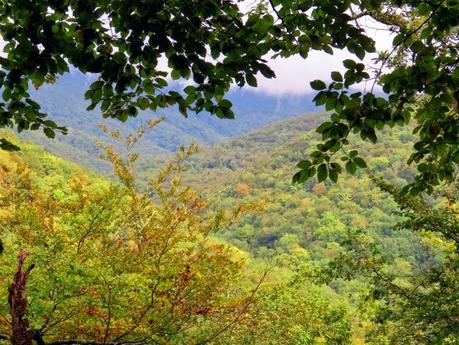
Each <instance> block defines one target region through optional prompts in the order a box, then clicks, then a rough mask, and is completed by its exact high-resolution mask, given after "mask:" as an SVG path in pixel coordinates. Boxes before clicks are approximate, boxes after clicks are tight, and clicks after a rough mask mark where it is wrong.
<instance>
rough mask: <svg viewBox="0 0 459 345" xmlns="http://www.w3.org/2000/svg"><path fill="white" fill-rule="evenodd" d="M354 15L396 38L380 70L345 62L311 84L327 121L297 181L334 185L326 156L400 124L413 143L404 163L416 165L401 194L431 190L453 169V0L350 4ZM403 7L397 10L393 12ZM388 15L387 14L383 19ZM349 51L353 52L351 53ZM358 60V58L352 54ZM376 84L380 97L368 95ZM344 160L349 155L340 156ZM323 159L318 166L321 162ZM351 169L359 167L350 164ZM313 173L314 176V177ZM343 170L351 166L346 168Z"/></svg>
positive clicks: (458, 73) (458, 8)
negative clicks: (354, 138) (361, 87)
mask: <svg viewBox="0 0 459 345" xmlns="http://www.w3.org/2000/svg"><path fill="white" fill-rule="evenodd" d="M357 6H358V7H360V8H359V10H360V11H361V12H360V13H356V14H355V15H354V18H355V19H356V20H357V19H358V18H360V17H364V16H369V17H372V18H373V19H374V20H376V21H379V22H381V23H384V24H386V25H388V26H389V27H390V28H391V30H392V31H393V32H395V33H396V36H395V37H394V40H393V49H392V50H391V51H390V52H383V53H381V54H380V57H379V61H380V63H381V66H380V68H379V69H377V70H376V71H375V75H374V76H370V74H369V73H368V71H366V69H365V65H364V64H363V63H357V62H355V61H354V60H351V59H347V60H344V61H343V65H344V67H345V68H346V72H345V73H344V75H342V74H341V73H339V72H337V71H334V72H332V73H331V79H332V82H331V83H330V84H329V85H328V87H327V85H326V84H325V83H324V82H323V81H321V80H315V81H313V82H311V87H312V88H313V89H315V90H318V91H319V92H318V93H317V95H316V97H315V99H314V100H315V102H316V104H317V105H325V108H326V109H327V110H329V111H332V115H331V119H330V121H329V122H325V123H324V124H323V125H321V126H320V127H319V128H318V129H317V131H318V132H319V133H321V134H322V139H323V140H324V143H323V144H321V145H320V146H318V150H317V151H315V152H313V154H312V155H311V157H312V162H310V163H307V162H302V163H301V164H300V166H299V168H300V169H301V171H300V173H299V174H298V175H297V176H296V177H295V181H296V182H302V181H304V180H305V179H307V178H309V177H311V176H314V175H315V174H316V173H317V175H318V177H319V179H320V180H322V179H324V177H327V171H328V177H329V178H330V179H331V180H333V181H336V179H337V173H339V172H340V171H341V170H342V169H341V167H340V165H339V163H338V162H336V161H334V160H332V159H331V158H332V157H333V156H334V155H335V153H336V152H338V151H339V150H340V149H342V148H343V147H345V146H346V145H348V144H349V140H348V136H349V134H350V133H358V134H359V135H360V137H361V138H362V139H363V140H369V141H371V142H373V143H375V142H376V141H377V138H378V137H377V131H380V130H381V129H382V128H383V127H384V126H386V125H388V126H391V127H392V126H394V125H397V124H398V125H407V124H408V123H409V122H410V120H411V119H414V120H415V121H416V128H415V129H414V133H415V134H417V136H418V137H417V140H418V141H417V143H416V144H415V145H414V152H413V153H412V155H411V157H410V158H409V159H408V161H407V163H408V164H411V163H413V162H415V163H416V164H417V169H418V176H417V177H416V180H415V181H414V182H413V183H411V184H409V185H407V186H406V188H405V189H404V192H408V191H409V192H411V193H414V194H416V193H419V192H421V191H427V192H430V193H431V192H433V188H434V187H435V186H437V185H439V184H440V182H441V181H447V182H451V181H453V180H454V179H455V177H456V170H457V168H456V166H457V164H459V137H458V133H459V132H458V130H457V128H458V126H459V122H458V100H459V69H458V68H457V66H458V64H459V50H458V40H457V25H458V24H459V22H458V16H459V3H458V2H457V1H452V2H450V1H443V0H438V1H429V2H423V1H420V2H411V1H397V2H392V1H375V2H371V4H370V2H362V3H359V4H358V5H357ZM397 7H399V8H403V11H398V12H397V10H396V8H397ZM388 14H390V16H388ZM351 52H352V51H351ZM354 53H355V54H356V55H357V57H359V58H360V59H362V58H363V56H364V54H363V52H362V53H360V54H359V53H358V52H357V51H355V52H354ZM371 80H372V82H371V83H372V84H373V86H372V87H371V88H369V90H366V91H365V92H352V86H353V85H355V84H357V83H361V82H363V81H365V82H369V81H371ZM377 83H378V84H380V85H381V86H382V89H383V91H384V92H385V93H386V94H387V95H388V96H387V98H385V97H384V98H383V97H378V96H376V95H375V92H374V87H375V85H376V84H377ZM343 158H344V160H346V161H349V158H350V157H349V155H347V154H346V153H345V154H344V155H343ZM323 161H325V163H323ZM354 163H356V164H354V165H356V166H357V167H360V168H363V167H365V164H364V163H363V162H361V161H360V163H357V162H354ZM316 170H317V172H316ZM346 170H347V171H348V172H349V173H353V172H355V167H353V165H350V168H348V163H346Z"/></svg>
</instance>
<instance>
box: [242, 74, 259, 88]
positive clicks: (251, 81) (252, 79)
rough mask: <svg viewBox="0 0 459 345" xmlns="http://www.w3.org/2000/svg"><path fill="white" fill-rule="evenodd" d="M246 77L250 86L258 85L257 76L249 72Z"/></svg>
mask: <svg viewBox="0 0 459 345" xmlns="http://www.w3.org/2000/svg"><path fill="white" fill-rule="evenodd" d="M245 78H246V80H247V84H249V85H250V86H253V87H257V86H258V82H257V78H255V76H254V75H253V74H247V75H246V76H245Z"/></svg>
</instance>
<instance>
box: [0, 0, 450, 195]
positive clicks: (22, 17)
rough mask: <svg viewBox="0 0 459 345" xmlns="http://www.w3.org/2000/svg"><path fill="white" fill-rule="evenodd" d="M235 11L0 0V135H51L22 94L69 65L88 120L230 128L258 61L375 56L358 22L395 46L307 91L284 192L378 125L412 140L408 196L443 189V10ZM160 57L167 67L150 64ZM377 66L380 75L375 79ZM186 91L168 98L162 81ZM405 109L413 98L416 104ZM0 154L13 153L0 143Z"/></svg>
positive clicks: (446, 10)
mask: <svg viewBox="0 0 459 345" xmlns="http://www.w3.org/2000/svg"><path fill="white" fill-rule="evenodd" d="M238 2H239V1H231V0H224V1H216V0H199V1H197V0H193V1H183V0H170V1H159V0H151V1H124V0H123V1H121V0H120V1H108V0H93V1H84V2H82V1H76V0H70V1H63V0H60V1H39V2H25V1H18V0H15V1H2V2H1V3H0V34H1V36H2V38H3V40H4V41H5V47H4V52H5V54H6V56H4V57H1V58H0V64H1V67H2V71H1V75H0V78H1V79H0V82H1V86H2V88H3V94H2V96H3V100H4V102H3V103H2V104H1V108H2V112H1V118H0V120H1V122H0V124H1V125H2V126H15V127H16V128H17V129H18V130H19V131H22V130H29V129H31V130H36V129H38V128H42V129H43V131H44V132H45V134H46V135H47V136H49V137H54V136H55V131H56V130H57V131H65V128H62V127H59V126H58V125H57V124H55V123H54V122H53V121H51V120H47V119H46V117H45V114H43V113H42V112H40V106H39V104H38V103H36V102H35V101H33V100H32V99H31V98H30V96H29V93H28V87H29V82H32V83H33V85H34V86H35V87H40V85H42V84H43V83H45V82H52V81H54V80H55V79H56V78H57V77H58V76H59V75H61V74H63V73H65V72H68V71H69V68H70V67H72V66H73V67H74V68H77V69H79V70H80V71H82V72H91V73H96V74H98V76H99V79H98V80H97V81H95V82H94V83H92V85H91V86H90V88H89V90H88V91H87V93H86V98H87V99H89V100H90V102H91V104H90V106H89V109H93V108H95V107H96V106H100V108H101V110H102V113H103V115H104V116H105V117H113V118H118V119H120V120H122V121H124V120H126V119H127V118H128V117H129V116H136V115H137V113H138V110H139V109H140V110H145V109H148V108H149V109H152V110H156V109H157V108H161V107H167V106H170V105H174V104H177V105H178V107H179V109H180V111H181V112H182V113H183V114H186V113H187V111H188V110H192V111H195V112H200V111H202V110H207V111H209V112H210V113H212V114H215V115H217V116H218V117H222V118H232V117H233V116H234V115H233V112H232V110H231V106H232V104H231V102H230V101H228V100H226V99H224V95H225V93H226V92H227V91H228V90H229V87H230V85H231V84H232V83H236V84H237V85H238V86H243V85H245V84H248V85H250V86H257V79H256V75H257V74H258V73H260V74H262V75H263V76H264V77H267V78H272V77H274V76H275V75H274V72H273V71H272V70H271V69H270V68H269V67H268V65H267V64H266V60H264V58H265V57H266V56H267V54H268V53H273V54H274V56H275V57H277V56H280V57H289V56H292V55H300V56H301V57H303V58H306V57H307V56H308V53H309V51H310V50H311V49H312V50H320V51H324V52H326V53H329V54H332V53H333V49H346V50H347V51H349V52H350V53H352V54H354V55H355V56H356V57H357V58H358V59H363V58H364V57H365V55H366V53H372V52H374V51H375V44H374V41H373V39H372V38H370V37H369V36H368V34H367V33H366V32H365V30H364V28H363V27H362V26H361V24H360V23H359V20H360V19H361V18H364V17H369V18H372V19H373V20H374V21H376V22H379V23H382V24H384V25H387V26H388V28H390V30H392V31H393V32H394V33H395V34H396V37H395V38H394V41H393V49H392V50H391V51H390V52H381V53H380V55H379V60H380V62H381V66H380V68H379V69H378V70H376V71H375V75H374V76H371V75H370V74H369V73H368V71H366V69H365V66H364V65H363V64H362V63H359V62H355V61H354V60H351V59H348V60H345V61H344V66H345V67H346V70H347V71H346V73H345V74H344V75H342V74H340V73H339V72H337V71H334V72H332V74H331V77H332V80H333V82H332V83H331V84H330V85H329V86H328V87H327V85H326V84H325V83H324V82H323V81H314V82H312V83H311V86H312V87H313V88H314V89H316V90H318V91H320V92H319V93H318V94H317V96H316V98H315V100H316V103H317V104H318V105H322V104H325V106H326V108H327V109H328V110H333V111H334V112H333V115H332V117H331V121H329V122H326V123H325V124H323V125H322V126H321V127H320V128H319V131H320V132H321V133H322V135H323V139H324V143H323V144H321V145H320V146H319V148H318V150H317V151H315V152H314V153H313V154H312V159H311V160H306V161H303V162H301V164H300V168H301V171H300V172H299V173H298V174H297V175H296V176H295V178H294V179H295V181H297V182H302V181H305V180H307V179H308V178H309V177H311V176H314V175H316V174H317V175H318V177H319V180H323V179H325V178H327V177H328V178H330V179H332V180H334V181H336V180H337V178H338V174H339V173H341V171H342V170H343V169H342V167H341V164H340V163H339V162H338V161H335V160H334V159H333V158H332V156H334V154H335V153H336V152H338V151H339V150H340V149H342V148H343V147H344V146H345V145H347V144H348V139H347V137H348V134H349V133H351V132H356V133H359V134H360V136H361V137H362V138H363V139H365V140H370V141H373V142H374V141H376V140H377V135H376V132H377V130H378V129H381V128H382V127H384V126H385V125H390V126H392V125H394V124H406V123H408V122H409V121H410V119H412V118H414V119H415V120H416V122H417V125H418V127H417V128H416V133H417V134H418V137H419V141H418V143H417V144H416V145H415V147H414V152H413V155H412V157H411V158H410V162H412V161H414V162H416V163H417V166H418V170H419V173H418V176H417V179H416V181H415V184H413V185H412V186H411V187H410V188H411V190H412V191H414V192H416V191H420V190H428V191H430V190H431V189H432V186H434V185H436V184H438V183H439V181H441V180H452V179H454V177H455V166H456V164H457V163H458V161H459V151H458V131H457V128H458V125H459V123H458V121H459V120H458V116H457V114H458V111H457V100H458V92H459V91H458V90H459V73H458V69H457V65H458V62H459V59H458V48H457V43H458V40H457V25H458V21H459V19H458V18H459V3H458V1H457V0H448V1H447V0H432V1H402V0H397V1H394V0H390V1H382V0H354V1H351V0H346V1H329V0H290V1H279V0H269V1H264V0H260V1H259V2H258V3H257V6H255V8H254V9H253V10H251V11H249V13H248V15H246V14H245V13H244V12H243V11H242V10H241V8H240V7H239V6H238ZM162 58H165V59H166V60H167V62H168V66H169V69H168V70H166V69H164V68H163V69H162V68H160V67H159V66H160V65H159V63H160V60H161V59H162ZM386 68H388V69H389V71H388V72H386ZM168 76H169V77H171V78H172V79H180V78H184V79H192V80H193V81H194V84H193V85H188V86H186V87H185V88H184V90H183V91H184V93H180V92H177V91H174V90H171V89H170V88H168V82H167V80H166V77H168ZM368 80H370V81H371V82H372V83H373V86H374V85H375V84H377V83H379V84H381V85H382V87H383V90H384V91H385V92H386V93H388V95H389V97H388V99H385V98H381V97H376V96H375V94H374V87H371V89H370V90H369V91H368V92H366V93H365V94H362V93H358V92H357V93H351V94H349V92H350V91H349V90H348V89H349V88H350V87H352V86H353V85H354V84H356V83H359V82H362V81H368ZM419 97H421V98H422V99H421V100H420V99H419ZM0 144H1V147H2V148H4V149H14V148H15V147H14V146H12V145H11V143H10V142H8V141H5V140H4V139H2V141H1V142H0ZM343 159H344V160H345V161H346V163H345V167H346V170H347V171H348V172H350V173H353V172H354V171H355V170H356V169H357V168H361V167H364V166H365V163H364V162H363V161H362V160H361V159H360V158H358V153H356V152H355V153H349V154H348V153H345V154H344V156H343Z"/></svg>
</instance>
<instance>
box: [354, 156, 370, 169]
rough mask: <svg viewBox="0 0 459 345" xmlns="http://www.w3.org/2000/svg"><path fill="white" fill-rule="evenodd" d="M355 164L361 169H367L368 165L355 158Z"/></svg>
mask: <svg viewBox="0 0 459 345" xmlns="http://www.w3.org/2000/svg"><path fill="white" fill-rule="evenodd" d="M353 162H354V164H356V165H357V166H358V167H359V168H366V167H367V163H366V162H365V161H364V160H363V159H362V158H360V157H355V158H354V159H353Z"/></svg>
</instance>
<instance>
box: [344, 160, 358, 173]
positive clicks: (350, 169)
mask: <svg viewBox="0 0 459 345" xmlns="http://www.w3.org/2000/svg"><path fill="white" fill-rule="evenodd" d="M346 171H347V172H348V173H349V174H351V175H354V174H355V172H356V171H357V166H356V165H355V164H354V163H353V162H352V161H347V162H346Z"/></svg>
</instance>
